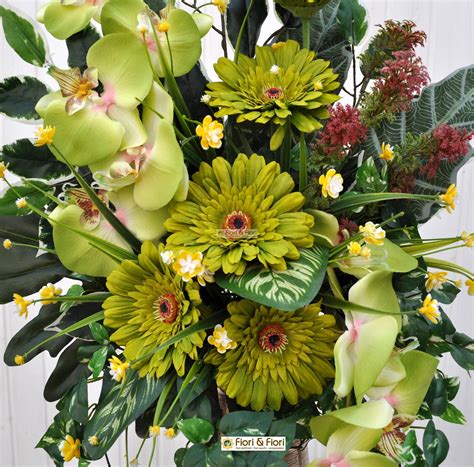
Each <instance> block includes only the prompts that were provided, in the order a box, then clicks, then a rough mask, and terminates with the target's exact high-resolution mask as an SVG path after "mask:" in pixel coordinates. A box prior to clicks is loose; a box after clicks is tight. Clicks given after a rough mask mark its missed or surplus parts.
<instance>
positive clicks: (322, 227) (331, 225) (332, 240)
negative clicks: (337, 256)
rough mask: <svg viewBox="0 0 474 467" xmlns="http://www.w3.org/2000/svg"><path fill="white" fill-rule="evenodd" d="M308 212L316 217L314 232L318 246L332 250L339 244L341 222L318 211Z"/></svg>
mask: <svg viewBox="0 0 474 467" xmlns="http://www.w3.org/2000/svg"><path fill="white" fill-rule="evenodd" d="M308 212H309V213H310V214H311V215H312V216H313V217H314V225H315V226H316V227H315V228H314V230H313V231H312V234H313V235H314V241H315V243H316V244H318V245H321V246H324V247H326V248H332V247H333V246H336V245H337V244H338V243H339V241H340V240H339V222H338V221H337V218H336V217H334V216H333V215H332V214H329V213H327V212H324V211H319V210H317V209H309V210H308Z"/></svg>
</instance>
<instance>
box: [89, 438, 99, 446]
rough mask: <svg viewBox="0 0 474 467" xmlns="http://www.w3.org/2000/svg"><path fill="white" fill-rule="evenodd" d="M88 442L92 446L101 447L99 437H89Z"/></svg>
mask: <svg viewBox="0 0 474 467" xmlns="http://www.w3.org/2000/svg"><path fill="white" fill-rule="evenodd" d="M88 441H89V443H90V444H92V446H98V445H99V438H98V437H97V436H95V435H94V436H89V438H88Z"/></svg>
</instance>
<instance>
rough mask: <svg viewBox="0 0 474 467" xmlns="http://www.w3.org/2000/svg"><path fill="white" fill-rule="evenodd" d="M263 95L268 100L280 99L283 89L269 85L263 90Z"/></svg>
mask: <svg viewBox="0 0 474 467" xmlns="http://www.w3.org/2000/svg"><path fill="white" fill-rule="evenodd" d="M263 94H264V96H265V97H266V98H267V99H269V100H275V99H280V97H281V96H283V90H282V89H281V88H278V87H270V88H267V89H265V90H264V91H263Z"/></svg>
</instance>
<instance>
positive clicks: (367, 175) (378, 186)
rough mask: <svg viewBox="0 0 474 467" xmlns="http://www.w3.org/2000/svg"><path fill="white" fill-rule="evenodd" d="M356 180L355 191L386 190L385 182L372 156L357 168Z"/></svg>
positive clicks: (376, 191)
mask: <svg viewBox="0 0 474 467" xmlns="http://www.w3.org/2000/svg"><path fill="white" fill-rule="evenodd" d="M356 182H357V185H356V188H355V189H356V191H361V192H362V193H381V192H384V191H387V182H386V181H385V180H382V177H381V176H380V174H379V171H378V170H377V167H376V166H375V162H374V159H373V158H372V157H369V158H368V159H367V160H366V161H365V162H364V163H363V164H362V165H361V166H360V167H359V168H358V169H357V173H356Z"/></svg>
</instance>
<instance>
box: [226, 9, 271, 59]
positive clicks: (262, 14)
mask: <svg viewBox="0 0 474 467" xmlns="http://www.w3.org/2000/svg"><path fill="white" fill-rule="evenodd" d="M249 5H250V0H232V2H230V3H229V6H228V8H227V14H226V18H227V32H228V34H229V39H230V42H231V44H232V45H233V46H234V47H235V46H236V45H237V38H238V36H239V31H240V27H241V26H242V23H243V20H244V17H245V15H246V13H247V10H248V8H249ZM267 15H268V8H267V3H266V1H265V0H254V2H253V5H252V9H251V10H250V14H249V17H248V21H247V24H246V25H245V27H244V31H243V35H242V42H241V44H240V53H242V54H244V55H247V56H249V57H253V56H254V55H255V46H256V44H257V40H258V37H259V35H260V30H261V28H262V24H263V22H264V21H265V19H266V17H267Z"/></svg>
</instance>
